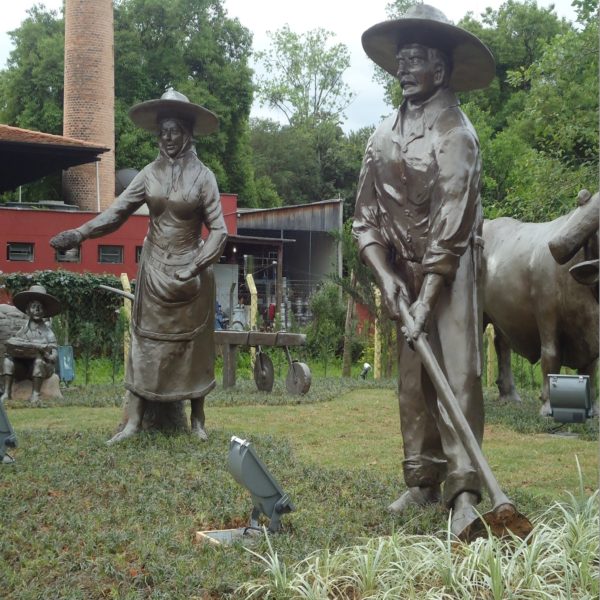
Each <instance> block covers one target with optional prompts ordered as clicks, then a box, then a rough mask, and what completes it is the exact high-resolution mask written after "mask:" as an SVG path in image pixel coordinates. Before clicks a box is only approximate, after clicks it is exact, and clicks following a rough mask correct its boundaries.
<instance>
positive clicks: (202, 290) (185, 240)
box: [79, 150, 227, 402]
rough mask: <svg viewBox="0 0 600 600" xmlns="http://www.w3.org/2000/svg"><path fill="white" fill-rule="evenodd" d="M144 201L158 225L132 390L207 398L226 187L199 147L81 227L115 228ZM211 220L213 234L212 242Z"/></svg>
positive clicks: (163, 161)
mask: <svg viewBox="0 0 600 600" xmlns="http://www.w3.org/2000/svg"><path fill="white" fill-rule="evenodd" d="M144 202H145V203H146V204H147V205H148V210H149V215H150V225H149V228H148V234H147V236H146V238H145V240H144V246H143V249H142V254H141V258H140V265H139V272H138V277H137V281H136V292H135V300H134V304H133V313H132V322H131V351H130V353H129V361H128V365H127V370H126V376H125V387H126V388H127V389H128V390H130V391H131V392H133V393H134V394H136V395H137V396H140V397H142V398H145V399H147V400H152V401H161V402H169V401H176V400H185V399H194V398H201V397H204V396H205V395H206V394H207V393H208V392H209V391H210V390H211V389H212V388H213V387H214V386H215V377H214V357H215V350H214V337H213V329H214V314H215V283H214V276H213V271H212V267H210V266H209V265H210V264H212V263H213V262H215V261H216V260H218V259H219V257H220V255H221V253H222V250H223V247H224V245H225V241H226V239H227V231H226V228H225V221H224V219H223V214H222V210H221V202H220V197H219V190H218V188H217V184H216V180H215V177H214V175H213V173H212V172H211V171H210V170H209V169H208V168H207V167H206V166H204V165H203V164H202V162H200V160H199V159H198V157H197V156H196V154H195V151H194V150H188V151H187V152H185V153H183V154H182V155H181V156H179V157H177V158H175V159H171V158H169V157H168V156H166V155H164V154H161V155H160V156H159V157H158V159H157V160H156V161H154V162H153V163H151V164H149V165H148V166H146V167H145V168H144V169H143V170H142V171H141V172H140V173H139V174H138V175H137V176H136V177H135V179H134V180H133V181H132V182H131V184H130V185H129V187H128V188H127V189H126V190H125V191H124V192H123V193H122V194H121V195H120V196H119V197H118V198H117V200H115V202H114V204H112V205H111V206H110V207H109V208H108V209H106V210H105V211H104V212H102V213H100V214H99V215H98V216H97V217H95V218H94V219H92V220H91V221H89V222H88V223H86V224H84V225H83V226H81V227H80V228H79V231H80V232H81V233H82V234H83V236H84V237H85V238H89V237H100V236H102V235H105V234H106V233H110V232H112V231H114V230H116V229H118V227H119V226H120V225H121V224H122V223H123V222H124V221H125V220H126V219H127V218H128V217H129V215H131V214H132V213H133V212H134V211H135V210H136V209H137V208H139V207H140V206H141V205H142V204H143V203H144ZM203 225H205V226H206V228H207V229H208V232H209V234H208V237H207V238H206V240H205V241H203V240H202V239H201V236H200V232H201V229H202V226H203ZM196 265H198V266H205V268H203V270H202V271H201V272H200V273H199V274H198V275H196V276H194V277H192V278H191V279H189V280H188V281H180V280H179V279H177V278H176V277H175V273H176V272H177V271H181V270H184V269H190V268H191V269H193V268H194V267H195V266H196Z"/></svg>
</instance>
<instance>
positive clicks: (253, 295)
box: [246, 273, 258, 368]
mask: <svg viewBox="0 0 600 600" xmlns="http://www.w3.org/2000/svg"><path fill="white" fill-rule="evenodd" d="M246 284H247V285H248V289H249V290H250V331H256V323H257V320H258V292H257V291H256V284H255V283H254V277H253V276H252V273H248V275H246ZM250 359H251V361H252V368H254V361H255V360H256V348H254V347H252V348H250Z"/></svg>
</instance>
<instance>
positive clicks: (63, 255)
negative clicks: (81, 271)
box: [55, 248, 81, 263]
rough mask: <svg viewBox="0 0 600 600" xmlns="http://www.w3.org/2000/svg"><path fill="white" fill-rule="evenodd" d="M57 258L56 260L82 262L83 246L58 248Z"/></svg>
mask: <svg viewBox="0 0 600 600" xmlns="http://www.w3.org/2000/svg"><path fill="white" fill-rule="evenodd" d="M55 258H56V262H67V263H78V262H81V248H71V249H70V250H57V251H56V254H55Z"/></svg>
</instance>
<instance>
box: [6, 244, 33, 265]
mask: <svg viewBox="0 0 600 600" xmlns="http://www.w3.org/2000/svg"><path fill="white" fill-rule="evenodd" d="M6 258H7V260H21V261H27V262H33V244H29V243H27V242H8V244H6Z"/></svg>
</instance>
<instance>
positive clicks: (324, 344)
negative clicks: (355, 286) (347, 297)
mask: <svg viewBox="0 0 600 600" xmlns="http://www.w3.org/2000/svg"><path fill="white" fill-rule="evenodd" d="M310 309H311V312H312V314H313V319H312V321H311V324H310V328H309V330H308V333H307V340H306V341H307V346H308V349H309V351H310V352H311V353H312V354H313V355H315V356H318V357H319V358H320V359H321V360H322V361H323V366H324V370H325V376H327V365H328V364H329V360H330V359H331V358H332V357H333V356H335V355H336V354H339V352H340V350H341V347H342V343H343V336H344V319H345V307H344V304H343V303H342V301H341V298H340V290H339V288H338V286H337V285H334V284H333V283H326V284H325V285H323V287H321V289H320V290H319V291H318V292H317V293H316V294H314V295H313V296H312V298H311V300H310Z"/></svg>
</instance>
